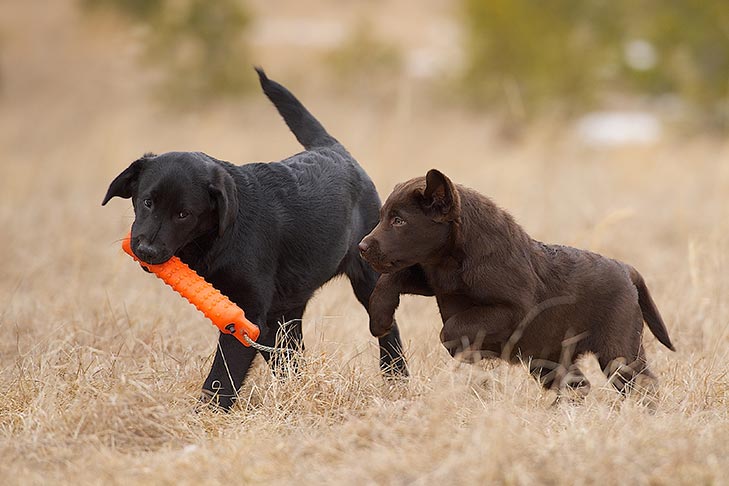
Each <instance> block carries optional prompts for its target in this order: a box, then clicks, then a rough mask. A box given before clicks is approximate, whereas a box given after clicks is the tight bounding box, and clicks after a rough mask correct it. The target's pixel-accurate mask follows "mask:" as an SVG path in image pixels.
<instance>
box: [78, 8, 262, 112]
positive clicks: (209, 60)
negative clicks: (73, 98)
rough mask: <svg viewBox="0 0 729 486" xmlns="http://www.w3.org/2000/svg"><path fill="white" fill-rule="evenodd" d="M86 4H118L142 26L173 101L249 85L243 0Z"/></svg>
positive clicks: (148, 56)
mask: <svg viewBox="0 0 729 486" xmlns="http://www.w3.org/2000/svg"><path fill="white" fill-rule="evenodd" d="M81 1H82V5H83V6H84V7H85V8H86V9H87V10H94V9H99V8H106V9H112V10H115V11H117V12H119V13H121V14H123V15H125V16H126V17H128V18H129V19H130V20H132V21H133V22H135V23H137V24H140V25H142V26H143V27H144V35H143V40H144V56H145V60H146V61H147V62H148V63H149V64H151V65H153V66H156V67H158V68H159V70H160V74H161V75H162V77H163V81H162V85H161V86H160V90H159V92H160V95H162V96H163V97H164V98H165V99H166V100H167V101H169V102H170V103H172V104H178V105H186V104H191V103H195V102H199V101H201V100H206V99H210V98H214V97H220V96H225V95H230V94H237V93H240V92H241V91H243V90H245V89H246V88H248V87H249V86H250V83H251V79H252V76H250V66H251V63H250V60H249V54H248V49H247V42H246V39H245V32H246V29H247V27H248V25H249V23H250V19H251V16H250V14H249V12H248V10H247V9H246V7H245V4H244V3H243V1H242V0H216V1H206V0H81Z"/></svg>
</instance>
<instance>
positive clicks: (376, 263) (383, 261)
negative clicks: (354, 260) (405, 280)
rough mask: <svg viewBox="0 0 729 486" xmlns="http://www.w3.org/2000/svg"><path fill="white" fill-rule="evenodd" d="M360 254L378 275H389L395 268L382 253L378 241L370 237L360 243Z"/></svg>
mask: <svg viewBox="0 0 729 486" xmlns="http://www.w3.org/2000/svg"><path fill="white" fill-rule="evenodd" d="M359 254H360V256H361V257H362V258H363V259H364V260H365V261H366V262H367V263H369V264H370V265H371V266H372V268H374V269H375V270H376V271H377V272H378V273H387V272H389V271H391V270H392V268H393V267H394V265H393V263H392V262H390V261H388V259H387V258H386V255H384V254H383V253H382V251H381V249H380V244H379V243H378V241H377V240H375V239H374V238H372V237H370V236H366V237H364V238H363V239H362V241H360V243H359Z"/></svg>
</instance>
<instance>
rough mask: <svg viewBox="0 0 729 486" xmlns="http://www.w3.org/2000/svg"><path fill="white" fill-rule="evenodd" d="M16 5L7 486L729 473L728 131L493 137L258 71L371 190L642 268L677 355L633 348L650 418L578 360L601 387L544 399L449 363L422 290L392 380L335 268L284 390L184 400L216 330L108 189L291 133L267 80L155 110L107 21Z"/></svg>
mask: <svg viewBox="0 0 729 486" xmlns="http://www.w3.org/2000/svg"><path fill="white" fill-rule="evenodd" d="M433 3H439V2H433ZM27 4H28V5H21V2H18V3H17V4H16V5H13V6H12V7H10V6H9V7H8V9H7V10H6V9H5V7H3V10H4V13H3V14H0V31H2V32H3V33H4V35H3V37H2V39H4V40H3V44H2V46H3V50H2V51H0V52H2V56H3V58H2V61H3V62H2V64H1V65H2V77H3V92H2V93H3V94H2V97H0V175H1V176H2V177H0V227H1V228H2V229H1V230H0V255H2V264H1V265H0V483H2V484H8V485H10V484H130V483H140V484H190V483H203V482H209V483H212V484H218V483H228V484H256V483H268V482H270V483H274V484H293V483H297V484H318V483H323V484H486V483H494V482H496V483H507V484H585V483H597V484H626V483H630V484H722V483H727V482H728V481H729V480H727V477H728V476H727V475H728V474H729V364H728V362H727V358H728V356H729V301H727V299H726V297H727V295H729V143H727V141H726V140H722V139H718V138H716V137H715V136H714V137H712V136H688V135H681V134H673V133H671V132H670V131H669V132H667V133H665V134H664V136H663V138H662V140H661V141H660V142H659V143H656V144H653V145H648V146H640V147H632V148H630V147H628V148H619V149H611V150H604V149H603V150H598V149H594V148H590V147H587V146H585V145H584V144H582V143H580V142H579V140H578V139H577V138H576V137H575V136H574V134H573V131H572V129H571V128H570V126H568V125H565V124H563V123H554V124H551V123H548V122H543V123H541V124H538V125H537V126H535V127H534V128H532V129H530V130H528V131H527V132H526V133H525V135H524V137H523V138H521V139H519V140H518V141H508V140H504V139H503V138H501V137H499V136H498V133H499V131H498V129H497V124H495V123H493V122H492V121H491V120H490V119H489V118H488V117H487V116H486V115H484V114H478V113H472V112H467V111H465V110H462V109H459V108H456V107H453V108H448V109H446V108H444V107H443V106H439V107H434V106H433V105H432V104H431V103H428V102H426V101H424V100H423V98H422V97H421V95H423V94H422V93H420V92H418V91H417V89H409V88H408V89H406V88H398V89H397V90H394V91H387V92H384V93H380V94H378V95H377V97H376V98H375V99H371V98H366V97H365V94H366V93H364V92H363V93H361V94H358V93H350V94H348V95H343V94H341V93H339V94H337V95H330V94H329V93H328V92H327V91H326V90H325V89H323V88H322V87H318V88H317V86H316V83H313V82H311V81H305V80H304V79H303V78H304V77H305V74H306V73H305V71H298V76H293V75H292V74H291V73H292V72H294V71H293V69H292V68H290V67H288V66H290V65H289V64H287V62H288V61H287V60H286V61H284V60H281V59H282V58H277V59H278V60H276V61H273V60H272V61H271V62H268V61H266V60H265V59H264V60H261V61H260V62H261V63H262V64H264V66H266V67H267V68H268V71H269V74H270V75H271V77H273V78H274V79H278V80H280V81H282V82H283V83H285V84H287V85H288V86H289V87H291V88H292V90H294V91H295V92H297V93H298V94H299V95H300V96H301V98H302V99H303V100H304V102H305V103H306V104H307V105H308V106H309V107H310V109H311V110H312V111H313V112H314V113H315V114H316V115H317V116H318V117H319V118H320V119H321V120H322V122H323V123H324V124H325V125H326V126H327V127H328V128H329V129H330V131H331V132H332V133H333V134H334V135H335V136H336V137H338V138H339V139H340V140H341V141H342V142H343V143H344V144H345V145H346V146H347V147H348V148H349V149H350V150H351V152H352V153H353V154H354V155H355V157H357V158H358V160H359V161H360V162H361V164H362V165H363V166H364V167H365V169H366V170H367V171H368V172H369V173H370V174H371V176H372V178H373V179H374V181H375V183H376V185H377V187H378V189H379V191H380V194H381V195H382V196H383V197H384V196H386V195H387V194H388V193H389V191H390V189H391V188H392V186H393V185H394V184H395V183H396V182H398V181H401V180H403V179H406V178H409V177H413V176H415V175H420V174H424V173H425V171H427V170H428V169H429V168H431V167H438V168H441V169H442V170H443V171H445V172H446V173H447V174H448V175H450V176H451V177H452V178H453V179H454V180H455V181H459V182H462V183H464V184H466V185H469V186H471V187H474V188H476V189H478V190H480V191H482V192H484V193H485V194H488V195H490V196H492V197H493V198H494V199H495V200H496V201H497V202H498V203H499V204H500V205H502V206H503V207H505V208H507V209H509V210H510V211H511V212H512V213H513V214H514V215H515V216H516V218H517V220H518V221H519V222H520V223H522V224H523V225H524V226H525V228H526V229H527V230H528V231H529V232H530V233H531V235H532V236H534V237H535V238H538V239H541V240H544V241H548V242H559V243H564V244H570V245H573V246H578V247H584V248H589V249H592V250H595V251H598V252H601V253H603V254H606V255H609V256H612V257H615V258H619V259H623V260H625V261H628V262H630V263H631V264H633V265H634V266H635V267H636V268H638V269H639V270H640V271H641V272H642V273H643V275H644V276H645V278H646V281H647V282H648V285H649V287H650V289H651V290H652V292H653V296H654V298H655V300H656V302H657V304H658V306H659V308H660V310H661V312H662V314H663V316H664V319H665V321H666V323H667V326H668V328H669V331H670V334H671V337H672V339H673V342H674V344H675V345H676V347H677V349H678V351H677V352H676V353H671V352H669V351H667V350H666V349H665V348H663V347H662V346H661V345H660V344H658V343H657V342H656V341H655V339H654V338H653V337H652V336H650V335H649V334H648V336H647V337H646V343H647V352H648V355H649V360H650V362H651V365H652V368H653V370H654V372H655V373H656V375H657V376H658V377H659V379H660V382H661V395H660V398H659V399H658V403H657V406H656V409H655V410H649V409H648V408H646V407H644V406H641V405H639V404H638V403H636V401H635V400H633V399H630V398H629V399H622V398H620V397H619V396H618V395H617V394H616V393H615V392H614V391H613V390H612V389H611V388H609V386H608V385H607V384H606V380H605V378H604V377H602V375H601V373H600V370H599V369H598V367H597V365H596V363H595V362H594V360H590V359H587V360H586V369H587V374H588V377H589V378H590V380H591V381H592V383H593V391H592V393H591V395H590V396H588V397H587V399H586V400H585V402H584V403H582V404H570V403H561V404H560V405H558V406H554V407H553V406H551V405H552V402H553V400H554V394H553V393H551V392H545V391H543V390H542V389H541V388H540V387H539V386H538V385H537V384H536V383H535V382H534V381H533V380H532V379H531V378H530V377H529V375H528V373H527V371H526V369H525V368H524V367H521V366H509V365H506V364H499V363H480V364H478V365H475V366H471V365H465V364H458V363H456V362H455V361H454V360H452V359H451V358H450V357H449V356H448V355H447V353H446V352H445V350H444V349H443V348H442V346H441V345H440V342H439V340H438V332H439V330H440V319H439V316H438V313H437V308H436V306H435V303H434V302H433V300H432V299H426V298H416V297H412V298H405V299H404V302H403V305H402V306H401V308H400V309H399V310H398V319H399V321H400V323H401V330H402V335H403V339H404V341H405V347H406V352H407V356H408V358H409V362H410V369H411V372H412V377H411V378H410V380H409V381H408V382H407V383H405V384H401V385H397V384H395V385H390V384H387V383H385V382H384V381H383V380H382V379H381V377H380V375H379V371H378V369H377V356H378V351H377V347H376V345H375V340H374V339H373V338H371V337H370V336H369V334H368V329H367V316H366V314H365V312H364V311H363V310H362V309H361V308H360V307H359V305H358V304H357V303H356V301H355V299H354V297H353V295H352V292H351V290H350V287H349V284H348V283H347V282H346V281H334V282H331V283H330V284H328V285H327V286H325V287H324V288H323V289H322V290H321V291H320V292H319V293H318V294H317V296H316V297H315V299H314V300H313V301H312V302H311V304H310V306H309V307H308V309H307V312H306V314H305V318H304V333H305V341H306V346H307V350H306V355H305V357H304V358H303V367H302V371H301V373H300V374H299V375H297V376H292V377H290V378H289V379H288V380H284V381H279V380H277V379H274V378H273V377H272V376H271V373H270V371H269V370H268V368H267V367H266V366H265V363H263V362H262V360H261V361H260V362H259V361H257V362H256V364H255V366H254V369H253V370H252V372H251V374H250V375H249V378H248V379H247V381H246V383H245V385H244V387H243V389H242V390H241V399H240V403H239V405H238V406H236V408H235V409H234V411H233V412H232V413H230V414H219V413H213V412H210V411H202V412H197V413H196V412H195V405H196V401H197V397H198V392H199V388H200V385H201V383H202V380H203V379H204V377H205V374H206V372H207V370H208V367H209V364H210V362H211V356H212V352H213V350H214V346H215V342H216V331H215V330H214V328H213V327H212V326H211V325H209V324H208V323H207V321H205V319H204V318H203V317H202V316H201V315H200V314H199V313H197V311H195V310H194V309H193V308H192V307H191V306H189V305H188V304H187V303H185V302H184V301H183V300H181V299H180V298H179V297H178V296H177V295H175V294H173V293H172V292H171V291H170V290H169V288H167V287H165V286H164V285H162V284H161V283H160V282H159V281H158V280H157V279H155V278H153V277H152V276H150V275H147V274H146V273H144V272H142V271H140V269H139V267H138V266H137V265H135V264H133V263H132V262H131V260H130V259H129V258H128V257H127V256H126V255H124V254H123V253H122V252H121V250H120V248H119V239H120V238H121V237H122V236H123V235H124V234H125V232H126V231H127V229H128V227H129V225H130V223H131V221H132V218H133V213H132V210H131V205H130V203H129V202H128V201H122V200H119V199H115V200H114V201H113V202H112V203H110V204H109V205H108V206H107V207H104V208H102V207H101V206H100V202H101V199H102V197H103V195H104V193H105V190H106V187H107V185H108V183H109V181H110V180H111V179H112V178H113V177H114V176H115V175H116V174H117V173H118V172H119V171H121V170H122V169H123V168H124V167H126V165H127V164H128V163H129V162H131V161H132V160H133V159H134V158H135V157H137V156H138V155H140V154H141V153H143V152H145V151H156V152H163V151H167V150H173V149H175V150H202V151H205V152H208V153H210V154H211V155H214V156H216V157H219V158H222V159H226V160H230V161H234V162H237V163H243V162H247V161H257V160H276V159H279V158H282V157H284V156H286V155H288V154H290V153H293V152H294V151H297V150H299V148H298V147H297V145H296V142H295V140H294V138H293V136H292V135H290V134H289V133H288V131H287V129H286V127H285V126H284V124H283V122H282V121H281V120H280V119H279V118H278V115H277V114H276V113H275V111H274V109H273V107H271V106H269V104H268V102H267V100H266V99H265V98H264V97H263V95H257V94H255V93H254V94H253V95H252V96H251V97H249V98H248V99H246V100H244V101H236V102H231V103H226V104H216V105H212V106H210V107H208V108H206V109H202V110H199V111H197V112H195V113H194V114H185V115H180V114H176V113H172V112H167V111H164V110H161V109H159V108H158V107H157V106H156V105H155V104H154V103H151V102H150V101H149V100H148V99H147V98H145V95H144V91H143V89H142V87H141V86H142V85H143V82H144V75H143V74H142V73H140V72H138V71H137V69H136V68H135V67H134V64H133V62H132V58H133V55H132V53H130V49H131V48H129V47H128V46H127V44H126V42H125V40H124V38H123V37H122V36H121V34H119V33H118V32H119V31H118V30H115V26H114V25H113V24H112V25H104V21H103V19H102V20H99V22H98V24H97V25H96V26H95V27H89V26H88V25H86V24H82V22H81V20H80V19H79V18H78V17H77V15H76V14H75V13H74V12H73V11H72V10H71V9H70V8H69V7H68V6H66V7H64V6H62V5H64V4H63V3H60V2H59V4H58V5H56V6H55V7H53V8H52V9H49V12H46V13H43V12H39V11H37V10H39V9H37V8H36V9H33V7H32V6H31V4H32V2H27ZM28 26H32V27H28ZM115 32H116V33H115ZM251 74H252V75H253V73H252V72H251ZM312 76H314V75H312ZM299 85H300V86H301V87H300V88H299ZM322 86H324V85H322ZM373 96H374V95H373ZM423 96H424V95H423ZM403 99H405V100H406V102H403Z"/></svg>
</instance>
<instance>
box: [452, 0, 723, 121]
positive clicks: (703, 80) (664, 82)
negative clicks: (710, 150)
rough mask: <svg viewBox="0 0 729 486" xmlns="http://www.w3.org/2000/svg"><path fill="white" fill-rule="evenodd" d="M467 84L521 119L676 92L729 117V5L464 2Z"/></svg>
mask: <svg viewBox="0 0 729 486" xmlns="http://www.w3.org/2000/svg"><path fill="white" fill-rule="evenodd" d="M463 20H464V25H465V31H466V36H465V38H466V43H467V47H466V71H465V75H464V85H465V89H466V91H467V93H468V94H469V96H470V97H471V99H475V100H479V101H481V102H485V103H490V104H494V105H500V106H501V107H502V108H504V109H505V110H507V111H508V112H509V113H511V114H512V115H516V116H531V115H534V114H537V113H539V112H543V111H544V110H549V109H552V108H559V109H565V110H567V111H582V110H584V109H586V108H589V107H591V106H592V105H593V104H595V103H596V102H599V101H601V100H602V99H604V97H606V96H610V95H615V94H629V95H632V96H644V97H651V98H653V97H659V96H662V95H674V96H676V97H678V99H680V100H681V101H683V102H685V103H686V106H687V107H688V108H689V111H694V113H697V114H699V116H700V117H701V118H703V119H705V120H708V121H711V122H712V123H713V124H715V125H717V124H718V125H723V126H727V122H728V120H729V102H728V99H729V1H727V0H661V1H659V0H643V1H640V2H635V1H630V0H550V1H540V0H463Z"/></svg>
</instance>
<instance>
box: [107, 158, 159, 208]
mask: <svg viewBox="0 0 729 486" xmlns="http://www.w3.org/2000/svg"><path fill="white" fill-rule="evenodd" d="M153 157H155V155H154V154H144V155H143V156H142V157H140V158H138V159H137V160H135V161H134V162H132V163H131V165H130V166H129V167H127V168H126V169H124V170H123V171H122V173H121V174H119V175H118V176H116V178H115V179H114V180H113V181H111V184H109V189H108V190H107V191H106V196H104V200H103V201H101V205H102V206H104V205H106V203H108V202H109V199H111V198H112V197H121V198H124V199H129V198H130V197H132V196H133V195H134V191H135V189H136V185H137V180H138V179H139V174H140V173H141V172H142V169H143V167H144V165H145V163H146V162H147V161H148V160H149V159H151V158H153Z"/></svg>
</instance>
